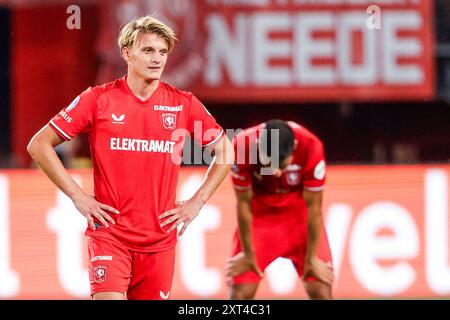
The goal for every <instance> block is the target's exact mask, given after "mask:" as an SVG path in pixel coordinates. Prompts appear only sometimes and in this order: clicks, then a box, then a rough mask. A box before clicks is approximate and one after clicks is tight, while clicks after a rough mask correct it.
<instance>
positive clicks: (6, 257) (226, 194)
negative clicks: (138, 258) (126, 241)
mask: <svg viewBox="0 0 450 320" xmlns="http://www.w3.org/2000/svg"><path fill="white" fill-rule="evenodd" d="M205 171H206V169H205V168H182V170H181V175H180V181H179V189H178V198H179V199H186V198H188V197H190V196H191V194H192V193H193V191H194V190H195V189H196V188H197V187H198V186H199V185H200V183H201V182H202V179H203V175H204V173H205ZM71 174H72V176H73V177H74V178H75V179H76V180H77V181H78V182H79V183H80V184H81V185H82V186H83V188H84V189H86V190H87V191H90V190H92V178H91V172H90V171H89V170H86V171H72V172H71ZM449 176H450V165H433V166H425V165H423V166H332V167H330V168H329V172H328V180H327V181H328V182H327V189H326V190H325V193H324V195H325V202H324V220H325V223H326V226H327V229H328V234H329V239H330V245H331V249H332V253H333V259H334V266H335V272H336V283H335V288H334V296H335V297H336V298H351V299H359V298H367V299H370V298H430V297H431V298H439V297H448V296H449V295H450V259H449V243H450V241H449V202H448V199H449V195H450V193H449V186H448V180H449ZM235 226H236V212H235V198H234V192H233V190H232V186H231V182H230V180H229V179H227V180H226V181H225V182H224V183H223V184H222V185H221V186H220V187H219V189H218V191H217V192H216V193H215V194H214V196H213V197H212V198H211V199H210V201H208V203H207V204H206V206H205V207H204V208H203V209H202V212H201V213H200V215H199V216H198V217H197V218H196V220H194V222H193V223H192V224H191V225H190V226H189V228H188V229H187V231H186V232H185V234H184V235H183V236H182V237H181V238H180V239H179V243H178V246H177V259H176V271H175V276H174V283H173V289H172V292H171V294H170V297H171V299H226V297H227V286H226V281H225V274H224V268H225V262H226V260H227V258H228V257H229V253H230V248H231V239H232V236H233V232H234V228H235ZM85 227H86V222H85V219H84V218H83V217H82V216H81V214H79V213H78V212H77V211H76V209H75V207H74V206H73V204H72V202H71V201H70V199H68V198H67V197H66V196H65V195H63V194H62V193H61V192H59V191H58V190H57V189H56V188H55V187H54V186H53V185H52V183H51V182H50V181H49V180H48V178H47V177H46V176H45V175H44V174H43V173H41V172H40V171H34V170H27V171H1V172H0V298H3V299H88V296H89V280H88V273H87V254H86V251H87V250H86V245H85V239H84V236H83V232H84V229H85ZM257 298H259V299H279V298H285V299H304V298H306V296H305V293H304V291H303V289H302V284H301V281H300V280H299V279H298V277H297V275H296V273H295V270H294V268H293V266H292V264H291V263H290V261H289V260H286V259H278V260H276V261H275V262H274V263H273V264H272V265H270V266H269V267H268V268H267V269H266V271H265V277H264V279H263V280H262V282H261V285H260V288H259V291H258V293H257Z"/></svg>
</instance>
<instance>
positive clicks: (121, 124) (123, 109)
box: [49, 76, 223, 252]
mask: <svg viewBox="0 0 450 320" xmlns="http://www.w3.org/2000/svg"><path fill="white" fill-rule="evenodd" d="M49 125H50V127H51V128H53V130H54V131H55V132H56V133H57V134H58V135H59V136H60V137H61V138H63V139H64V140H70V139H72V138H73V137H74V136H76V135H77V134H78V133H80V132H86V133H87V134H88V136H89V142H90V147H91V157H92V161H93V167H94V193H95V198H96V199H97V200H98V201H99V202H102V203H105V204H108V205H110V206H112V207H114V208H116V209H117V210H119V211H120V214H118V215H116V214H113V213H111V214H110V215H111V217H113V219H115V221H116V225H111V226H110V228H106V227H100V228H97V229H96V230H92V229H91V228H89V226H88V228H87V229H86V234H87V235H89V234H94V235H96V236H104V237H115V238H117V239H119V240H120V241H122V243H123V244H124V245H125V246H127V247H128V248H130V249H132V250H137V251H149V252H157V251H163V250H166V249H169V248H171V247H173V246H174V245H175V243H176V237H177V236H176V230H174V231H173V232H171V233H170V234H168V233H167V232H166V230H167V229H168V228H169V227H170V225H171V224H169V225H168V226H166V227H165V228H164V229H163V228H161V227H160V222H161V221H160V220H159V219H158V216H159V215H160V214H161V213H163V212H165V211H167V210H170V209H172V208H174V207H175V198H176V185H177V180H178V172H179V166H180V159H181V153H182V145H183V143H184V140H185V135H186V134H192V133H195V134H194V139H195V140H196V141H197V142H198V143H199V144H201V145H202V146H211V145H213V144H215V143H216V142H217V141H218V140H219V139H220V137H221V136H222V135H223V130H222V128H221V127H220V126H219V125H218V124H217V123H216V121H215V119H214V118H213V117H212V116H211V114H209V112H208V111H207V110H206V109H205V107H204V106H203V104H202V103H201V102H200V101H199V100H198V99H197V98H196V97H195V96H194V95H192V93H190V92H185V91H181V90H178V89H176V88H174V87H172V86H170V85H168V84H166V83H164V82H161V81H160V82H159V86H158V88H157V89H156V91H155V92H154V93H153V94H152V96H151V97H150V98H149V99H147V100H146V101H142V100H140V99H139V98H138V97H136V96H135V95H134V94H133V92H132V91H131V89H130V88H129V87H128V84H127V82H126V76H125V77H123V78H121V79H118V80H115V81H113V82H110V83H107V84H105V85H102V86H97V87H93V88H92V87H90V88H88V89H87V90H86V91H84V92H83V93H82V94H81V95H80V96H78V97H77V98H75V100H74V101H73V102H72V103H71V104H70V105H69V106H68V107H67V108H65V109H63V110H62V111H61V112H60V113H59V114H58V115H56V116H55V117H54V118H53V119H52V120H51V121H50V124H49ZM199 127H201V128H202V129H203V130H202V132H205V130H209V131H208V132H207V133H206V134H200V131H199V130H198V129H199ZM194 129H195V130H194Z"/></svg>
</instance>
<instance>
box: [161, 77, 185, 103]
mask: <svg viewBox="0 0 450 320" xmlns="http://www.w3.org/2000/svg"><path fill="white" fill-rule="evenodd" d="M160 88H161V90H162V91H165V92H166V93H169V94H170V95H175V96H178V97H182V98H185V99H187V100H189V101H190V100H191V99H192V97H193V94H192V92H190V91H184V90H181V89H178V88H177V87H174V86H173V85H170V84H168V83H167V82H163V81H161V82H160Z"/></svg>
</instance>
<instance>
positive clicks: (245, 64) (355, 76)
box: [99, 0, 434, 102]
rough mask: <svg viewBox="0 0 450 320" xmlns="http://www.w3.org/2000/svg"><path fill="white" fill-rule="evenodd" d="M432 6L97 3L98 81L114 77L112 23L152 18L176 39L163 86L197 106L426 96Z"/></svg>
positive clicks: (412, 0)
mask: <svg viewBox="0 0 450 320" xmlns="http://www.w3.org/2000/svg"><path fill="white" fill-rule="evenodd" d="M432 3H433V1H429V0H417V1H416V0H399V1H384V0H383V1H382V0H378V1H376V0H375V1H374V0H362V1H349V0H339V1H328V0H317V1H306V0H233V1H229V0H198V1H194V0H184V1H176V2H174V1H162V0H161V1H158V0H155V1H150V2H145V1H139V0H134V1H121V0H116V1H113V2H108V3H107V4H105V6H106V7H107V9H109V10H112V11H113V12H121V14H120V15H119V14H115V15H110V16H111V17H121V18H120V19H121V20H120V21H117V20H114V21H111V20H104V21H103V28H102V29H103V31H102V41H101V42H100V44H101V46H100V47H99V49H100V53H101V55H102V56H103V57H104V61H105V64H104V65H103V72H104V75H105V77H110V72H108V71H106V70H108V68H111V67H112V66H116V67H117V68H119V69H120V70H121V71H120V72H123V71H124V67H125V65H124V63H123V61H121V58H120V57H119V56H118V55H117V54H116V51H117V49H116V38H117V34H116V33H117V32H118V30H119V26H120V25H123V24H124V23H125V22H127V21H128V19H130V18H131V17H133V16H136V15H144V14H151V13H154V14H155V15H156V16H157V17H159V18H160V19H162V20H163V21H166V22H167V23H168V24H169V25H170V26H172V27H173V28H174V29H175V30H176V32H177V34H178V35H179V39H180V42H179V43H178V44H177V47H176V49H175V50H174V51H173V53H172V54H171V57H170V59H169V63H168V65H167V67H166V68H167V69H166V74H165V79H166V80H167V81H168V82H171V83H173V84H174V85H176V86H179V87H180V88H183V89H184V90H189V91H193V92H194V93H195V94H197V95H198V96H199V97H200V98H202V99H204V100H205V101H206V102H211V101H218V102H233V101H234V102H235V101H244V102H261V101H272V102H276V101H280V102H305V101H308V102H323V101H331V102H334V101H386V100H408V101H412V100H423V99H431V98H433V96H434V80H433V79H434V65H433V46H434V40H433V25H432V23H433V14H432ZM122 13H123V14H122ZM127 13H129V14H127ZM114 19H115V18H114ZM117 19H119V18H117ZM111 23H113V25H114V26H115V27H114V28H111ZM113 30H114V31H113ZM115 30H117V32H116V31H115ZM113 56H114V57H113ZM116 76H118V74H117V75H116ZM105 80H106V78H105Z"/></svg>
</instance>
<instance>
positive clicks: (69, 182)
mask: <svg viewBox="0 0 450 320" xmlns="http://www.w3.org/2000/svg"><path fill="white" fill-rule="evenodd" d="M62 142H64V140H63V139H62V138H61V137H60V136H58V135H57V134H56V133H55V131H54V130H53V129H51V128H50V127H49V125H46V126H45V127H43V128H42V129H41V130H39V131H38V132H37V133H36V134H35V135H34V137H33V138H32V139H31V141H30V142H29V144H28V147H27V151H28V153H29V154H30V156H31V157H32V158H33V160H34V161H35V162H36V163H37V164H38V165H39V167H40V168H41V169H42V170H43V171H44V172H45V174H46V175H47V176H48V177H49V178H50V180H51V181H52V182H53V183H54V184H55V185H56V186H57V187H58V188H59V189H60V190H61V191H62V192H64V193H65V194H66V195H67V196H68V197H69V198H70V199H71V200H72V201H73V203H74V205H75V207H76V208H77V210H78V211H79V212H80V213H81V214H82V215H83V216H84V217H85V218H86V220H87V221H88V224H89V225H90V227H91V228H92V229H94V230H95V224H94V220H93V217H95V218H97V219H98V221H100V222H101V223H102V224H103V225H104V226H106V227H108V223H107V221H109V222H110V223H112V224H115V222H114V220H113V219H112V218H111V217H110V216H109V215H108V214H107V213H106V212H105V211H104V210H107V211H110V212H113V213H119V212H118V211H117V210H116V209H114V208H112V207H110V206H108V205H106V204H102V203H100V202H97V201H96V200H95V199H94V197H92V196H90V195H87V194H85V193H84V191H83V190H82V189H81V188H80V186H79V185H78V184H77V183H76V182H75V180H73V179H72V177H71V176H70V175H69V173H68V172H67V170H66V169H65V168H64V166H63V164H62V162H61V161H60V160H59V158H58V155H57V154H56V151H55V149H54V148H55V147H56V146H57V145H59V144H61V143H62Z"/></svg>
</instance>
